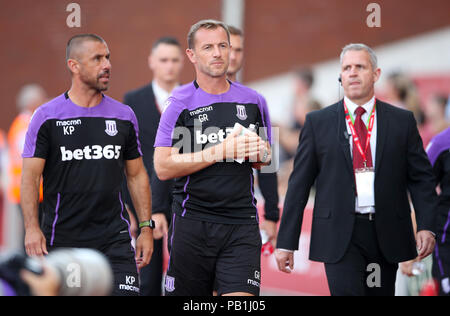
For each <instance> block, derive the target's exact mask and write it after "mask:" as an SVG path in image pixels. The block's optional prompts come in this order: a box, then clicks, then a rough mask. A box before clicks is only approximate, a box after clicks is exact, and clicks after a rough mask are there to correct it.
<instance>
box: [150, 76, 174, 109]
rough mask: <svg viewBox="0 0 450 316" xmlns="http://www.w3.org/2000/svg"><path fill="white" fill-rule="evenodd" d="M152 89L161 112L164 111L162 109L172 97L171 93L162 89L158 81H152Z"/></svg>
mask: <svg viewBox="0 0 450 316" xmlns="http://www.w3.org/2000/svg"><path fill="white" fill-rule="evenodd" d="M152 88H153V93H154V94H155V99H156V103H157V104H158V106H159V107H160V109H161V111H162V110H163V109H162V107H163V106H164V103H165V102H166V100H167V99H168V98H169V97H170V93H169V92H167V91H166V90H164V89H163V88H161V87H160V86H159V85H158V83H157V82H156V80H153V81H152Z"/></svg>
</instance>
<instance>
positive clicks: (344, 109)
mask: <svg viewBox="0 0 450 316" xmlns="http://www.w3.org/2000/svg"><path fill="white" fill-rule="evenodd" d="M380 73H381V70H380V69H379V68H378V66H377V58H376V55H375V53H374V52H373V50H372V49H371V48H370V47H368V46H367V45H364V44H350V45H347V46H346V47H344V49H343V50H342V54H341V74H340V81H341V83H342V86H343V88H344V93H345V97H344V99H343V100H341V101H340V102H338V103H336V104H334V105H332V106H329V107H327V108H325V109H323V110H320V111H316V112H312V113H310V114H308V115H307V118H306V122H305V126H304V128H303V131H302V133H301V136H300V142H299V146H298V150H297V154H296V157H295V162H294V170H293V172H292V174H291V177H290V179H289V186H288V192H287V195H286V200H285V205H284V211H283V216H282V219H281V226H280V230H279V233H278V240H277V248H278V249H277V250H276V258H277V262H278V268H279V269H280V270H281V271H284V272H290V270H291V269H293V264H294V261H293V260H294V257H293V251H294V250H296V249H298V241H299V236H300V230H301V225H302V224H301V223H302V220H303V211H304V208H305V205H306V203H307V201H308V197H309V192H310V189H311V186H312V185H313V184H314V183H315V185H316V197H315V204H314V214H313V223H312V231H311V247H310V248H311V249H310V259H311V260H314V261H320V262H324V263H325V270H326V274H327V278H328V284H329V287H330V291H331V294H332V295H394V292H395V278H396V272H397V268H398V263H399V262H403V261H407V260H410V259H413V258H416V257H417V249H418V252H419V257H420V258H424V257H426V256H428V255H429V254H431V253H432V251H433V248H434V244H435V239H434V236H433V234H432V233H431V231H433V230H434V219H435V211H436V209H437V205H438V199H437V196H436V192H435V189H434V186H435V182H434V181H435V180H434V176H433V171H432V168H431V165H430V162H429V161H428V159H427V156H426V154H425V151H424V150H423V144H422V140H421V138H420V136H419V132H418V130H417V126H416V121H415V119H414V116H413V114H412V113H411V112H409V111H405V110H402V109H398V108H396V107H394V106H391V105H389V104H387V103H384V102H381V101H379V100H376V99H375V95H374V86H375V82H376V81H377V80H378V79H379V77H380ZM408 192H409V193H410V194H411V197H412V201H413V204H414V209H415V212H416V218H417V226H418V227H417V230H418V233H417V236H414V231H413V224H412V220H411V209H410V205H409V201H408ZM416 247H417V248H416Z"/></svg>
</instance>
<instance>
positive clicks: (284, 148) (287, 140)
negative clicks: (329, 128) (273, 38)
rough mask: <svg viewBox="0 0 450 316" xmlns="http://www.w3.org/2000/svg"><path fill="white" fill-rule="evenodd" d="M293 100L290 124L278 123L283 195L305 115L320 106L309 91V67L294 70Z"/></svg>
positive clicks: (312, 76)
mask: <svg viewBox="0 0 450 316" xmlns="http://www.w3.org/2000/svg"><path fill="white" fill-rule="evenodd" d="M293 84H294V101H293V104H292V117H293V118H294V120H293V121H292V122H290V124H285V125H279V128H280V137H279V139H280V170H279V172H278V175H279V187H280V190H279V191H280V194H282V196H284V195H285V194H286V191H287V185H288V180H289V175H290V174H291V173H292V168H293V164H294V156H295V152H296V149H297V146H298V139H299V136H300V133H301V131H302V128H303V125H304V124H305V118H306V115H307V114H308V113H310V112H312V111H317V110H320V109H321V108H322V105H321V104H320V102H319V101H317V100H316V99H315V98H314V97H313V96H312V93H311V89H312V87H313V85H314V73H313V71H312V69H311V68H309V67H301V68H297V69H295V70H294V73H293Z"/></svg>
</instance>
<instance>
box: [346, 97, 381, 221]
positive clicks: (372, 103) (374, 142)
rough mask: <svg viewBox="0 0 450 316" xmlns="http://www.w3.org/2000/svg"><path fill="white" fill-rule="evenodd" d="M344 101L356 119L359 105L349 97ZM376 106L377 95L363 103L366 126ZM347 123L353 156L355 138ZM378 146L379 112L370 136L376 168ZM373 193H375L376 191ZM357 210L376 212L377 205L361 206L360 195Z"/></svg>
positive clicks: (365, 212)
mask: <svg viewBox="0 0 450 316" xmlns="http://www.w3.org/2000/svg"><path fill="white" fill-rule="evenodd" d="M344 101H345V105H346V106H347V108H348V111H349V112H350V113H351V114H352V118H353V119H355V118H356V113H355V111H356V109H357V108H358V105H357V104H355V103H353V102H352V101H351V100H350V99H349V98H347V97H344ZM374 106H375V96H374V97H372V99H370V101H369V102H367V103H366V104H363V105H362V107H363V108H364V109H365V110H366V112H365V113H364V114H363V115H362V116H361V119H362V121H363V122H364V124H365V125H366V126H368V125H369V118H370V116H371V115H372V110H373V107H374ZM345 124H346V126H347V132H348V135H350V137H349V143H350V155H351V156H352V157H353V139H352V136H351V135H352V134H351V130H350V126H349V125H348V123H347V121H345ZM361 145H362V146H365V144H361ZM376 146H377V114H376V113H375V121H374V125H373V130H372V137H371V138H370V149H371V153H372V162H373V167H374V168H375V158H376V157H375V156H376V152H377V151H376ZM374 187H375V186H374ZM373 194H374V195H375V192H374V193H373ZM355 210H356V213H361V214H367V213H375V205H373V206H368V207H359V206H358V197H356V201H355Z"/></svg>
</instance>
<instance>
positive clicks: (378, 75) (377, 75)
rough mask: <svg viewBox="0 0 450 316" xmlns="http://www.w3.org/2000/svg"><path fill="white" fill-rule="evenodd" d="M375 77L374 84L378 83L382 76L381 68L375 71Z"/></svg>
mask: <svg viewBox="0 0 450 316" xmlns="http://www.w3.org/2000/svg"><path fill="white" fill-rule="evenodd" d="M373 75H374V80H373V82H377V81H378V79H380V76H381V69H380V68H377V70H375V72H374V73H373Z"/></svg>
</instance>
